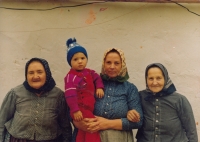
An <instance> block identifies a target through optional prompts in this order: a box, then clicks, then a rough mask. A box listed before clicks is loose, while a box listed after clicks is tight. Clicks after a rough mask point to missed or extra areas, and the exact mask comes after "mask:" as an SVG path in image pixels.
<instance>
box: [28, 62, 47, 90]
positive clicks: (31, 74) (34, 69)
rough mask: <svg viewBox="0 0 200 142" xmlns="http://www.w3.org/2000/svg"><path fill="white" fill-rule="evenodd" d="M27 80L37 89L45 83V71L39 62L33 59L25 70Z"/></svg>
mask: <svg viewBox="0 0 200 142" xmlns="http://www.w3.org/2000/svg"><path fill="white" fill-rule="evenodd" d="M27 82H28V84H29V85H30V86H31V87H33V88H35V89H39V88H40V87H42V86H43V85H44V84H45V82H46V72H45V70H44V67H43V65H42V64H41V63H40V62H38V61H33V62H31V63H30V64H29V66H28V70H27Z"/></svg>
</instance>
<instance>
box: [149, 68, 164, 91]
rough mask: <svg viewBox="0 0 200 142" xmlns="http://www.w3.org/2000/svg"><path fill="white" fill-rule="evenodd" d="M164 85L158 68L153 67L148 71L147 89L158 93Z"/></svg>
mask: <svg viewBox="0 0 200 142" xmlns="http://www.w3.org/2000/svg"><path fill="white" fill-rule="evenodd" d="M164 84H165V78H164V76H163V73H162V71H161V69H160V68H158V67H153V68H150V69H149V70H148V73H147V86H148V88H149V89H150V90H151V91H152V92H154V93H158V92H160V91H161V90H162V89H163V87H164Z"/></svg>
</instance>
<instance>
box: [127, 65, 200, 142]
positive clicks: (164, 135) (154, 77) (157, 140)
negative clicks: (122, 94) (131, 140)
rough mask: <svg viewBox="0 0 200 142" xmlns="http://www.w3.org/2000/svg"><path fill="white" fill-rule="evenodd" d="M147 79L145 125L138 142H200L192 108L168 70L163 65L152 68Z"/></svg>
mask: <svg viewBox="0 0 200 142" xmlns="http://www.w3.org/2000/svg"><path fill="white" fill-rule="evenodd" d="M145 78H146V90H143V91H141V92H140V96H141V101H142V107H143V113H144V122H143V127H141V128H140V129H139V130H138V133H137V136H136V138H137V142H198V136H197V130H196V125H195V120H194V115H193V111H192V108H191V105H190V103H189V102H188V100H187V98H186V97H185V96H183V95H181V94H179V93H177V92H176V88H175V86H174V84H173V83H172V81H171V79H170V78H169V76H168V72H167V70H166V68H165V67H164V66H163V65H162V64H160V63H153V64H150V65H148V66H147V68H146V71H145ZM130 112H131V111H130ZM130 112H129V113H128V119H130V118H129V116H130V115H131V113H130Z"/></svg>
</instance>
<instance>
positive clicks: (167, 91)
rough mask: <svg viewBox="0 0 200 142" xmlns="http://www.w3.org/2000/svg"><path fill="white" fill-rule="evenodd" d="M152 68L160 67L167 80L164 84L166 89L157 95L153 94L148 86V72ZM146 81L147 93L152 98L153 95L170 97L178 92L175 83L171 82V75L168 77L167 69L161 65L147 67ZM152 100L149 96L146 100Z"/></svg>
mask: <svg viewBox="0 0 200 142" xmlns="http://www.w3.org/2000/svg"><path fill="white" fill-rule="evenodd" d="M152 67H158V68H159V69H160V70H161V71H162V73H163V75H164V79H165V83H164V87H163V89H162V90H161V91H160V92H158V93H156V94H153V92H152V91H151V90H150V89H149V88H148V85H147V75H148V70H149V69H150V68H152ZM145 80H146V91H147V92H148V93H149V94H150V95H151V96H152V95H155V96H166V95H170V94H172V93H173V92H175V91H176V88H175V86H174V84H173V82H172V81H171V79H170V77H169V75H168V72H167V69H166V68H165V67H164V66H163V65H162V64H160V63H153V64H150V65H148V66H147V67H146V70H145ZM149 98H150V96H148V97H147V98H145V100H148V99H149Z"/></svg>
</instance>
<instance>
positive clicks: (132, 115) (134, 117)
mask: <svg viewBox="0 0 200 142" xmlns="http://www.w3.org/2000/svg"><path fill="white" fill-rule="evenodd" d="M127 119H128V120H129V121H132V122H139V121H140V114H139V113H138V112H137V111H136V110H134V109H132V110H129V111H128V112H127Z"/></svg>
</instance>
